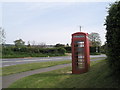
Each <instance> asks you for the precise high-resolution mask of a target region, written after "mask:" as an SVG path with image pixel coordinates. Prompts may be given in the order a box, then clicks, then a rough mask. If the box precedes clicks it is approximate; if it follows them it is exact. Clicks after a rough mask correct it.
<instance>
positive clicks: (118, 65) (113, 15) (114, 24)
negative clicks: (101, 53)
mask: <svg viewBox="0 0 120 90" xmlns="http://www.w3.org/2000/svg"><path fill="white" fill-rule="evenodd" d="M105 25H106V30H107V33H106V39H107V56H108V64H109V67H110V68H111V71H112V73H113V74H114V75H118V76H120V1H119V2H115V3H114V4H112V5H111V6H110V8H109V11H108V16H107V17H106V24H105Z"/></svg>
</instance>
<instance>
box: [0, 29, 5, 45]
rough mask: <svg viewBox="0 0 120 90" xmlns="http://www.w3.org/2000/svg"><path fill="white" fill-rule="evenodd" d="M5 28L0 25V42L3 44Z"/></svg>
mask: <svg viewBox="0 0 120 90" xmlns="http://www.w3.org/2000/svg"><path fill="white" fill-rule="evenodd" d="M5 38H6V37H5V30H4V29H3V28H1V27H0V44H5Z"/></svg>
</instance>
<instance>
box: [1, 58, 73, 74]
mask: <svg viewBox="0 0 120 90" xmlns="http://www.w3.org/2000/svg"><path fill="white" fill-rule="evenodd" d="M66 63H71V61H70V60H65V61H48V62H39V63H38V62H37V63H28V64H19V65H13V66H7V67H3V68H1V69H2V75H3V76H4V75H10V74H15V73H20V72H25V71H30V70H35V69H40V68H46V67H51V66H55V65H59V64H66Z"/></svg>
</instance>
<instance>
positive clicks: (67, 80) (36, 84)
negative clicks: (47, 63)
mask: <svg viewBox="0 0 120 90" xmlns="http://www.w3.org/2000/svg"><path fill="white" fill-rule="evenodd" d="M117 87H119V88H120V86H119V84H118V83H117V81H116V80H114V79H113V78H112V77H111V76H110V74H109V68H108V66H107V64H106V61H105V60H99V61H92V62H91V68H90V71H89V72H87V73H84V74H78V75H75V74H71V67H66V68H62V69H59V70H54V71H50V72H46V73H41V74H35V75H31V76H28V77H25V78H22V79H20V80H18V81H16V82H15V83H13V84H12V85H11V86H10V87H9V88H117Z"/></svg>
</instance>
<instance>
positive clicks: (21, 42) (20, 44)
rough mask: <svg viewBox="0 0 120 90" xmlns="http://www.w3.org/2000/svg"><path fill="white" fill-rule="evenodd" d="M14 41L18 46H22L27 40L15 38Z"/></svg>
mask: <svg viewBox="0 0 120 90" xmlns="http://www.w3.org/2000/svg"><path fill="white" fill-rule="evenodd" d="M14 43H15V46H16V47H22V46H24V44H25V42H24V41H23V40H22V39H19V40H15V41H14Z"/></svg>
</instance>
